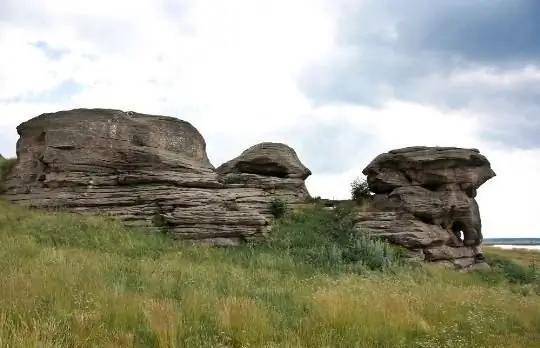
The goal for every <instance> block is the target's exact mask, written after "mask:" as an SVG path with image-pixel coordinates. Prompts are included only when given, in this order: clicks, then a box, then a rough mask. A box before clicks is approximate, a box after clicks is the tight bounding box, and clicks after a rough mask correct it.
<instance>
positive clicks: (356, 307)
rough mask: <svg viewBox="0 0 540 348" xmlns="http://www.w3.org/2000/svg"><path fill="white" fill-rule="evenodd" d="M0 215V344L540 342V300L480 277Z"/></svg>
mask: <svg viewBox="0 0 540 348" xmlns="http://www.w3.org/2000/svg"><path fill="white" fill-rule="evenodd" d="M0 209H1V210H0V211H2V214H0V347H288V348H289V347H290V348H294V347H317V348H318V347H340V348H341V347H392V348H394V347H437V348H438V347H505V348H507V347H508V348H513V347H516V348H517V347H538V346H539V342H540V297H539V296H538V295H536V294H528V295H527V296H524V295H523V294H522V293H520V292H516V291H515V289H513V288H512V287H510V286H508V285H507V284H505V283H497V284H495V285H494V284H493V283H490V282H486V281H485V280H483V279H482V278H481V277H479V276H478V275H475V274H464V273H457V272H453V271H449V270H444V269H440V268H435V267H427V268H425V269H415V270H412V269H403V270H402V271H400V272H399V273H397V274H394V275H384V274H380V273H376V272H365V273H364V274H360V275H359V274H353V273H350V272H345V271H343V272H341V271H340V272H336V273H332V274H328V273H327V272H326V271H324V270H322V269H319V268H317V267H311V266H310V265H302V264H300V263H299V262H298V261H297V260H295V259H294V258H293V257H292V256H291V255H288V254H286V253H284V252H283V251H282V250H277V251H274V250H271V249H264V248H263V249H260V250H258V249H249V248H246V249H235V250H221V249H220V250H217V249H211V248H203V247H200V248H199V247H189V248H188V247H181V246H179V245H178V244H175V243H173V242H172V241H169V240H168V239H166V238H162V237H161V236H148V235H144V234H141V233H137V232H133V231H126V230H125V229H124V228H123V227H122V226H120V225H119V224H117V223H115V222H111V221H108V220H104V219H101V218H79V217H75V216H72V215H66V214H44V213H39V212H35V211H29V210H25V209H21V208H15V207H12V206H10V205H7V204H4V203H1V202H0ZM297 228H302V226H297Z"/></svg>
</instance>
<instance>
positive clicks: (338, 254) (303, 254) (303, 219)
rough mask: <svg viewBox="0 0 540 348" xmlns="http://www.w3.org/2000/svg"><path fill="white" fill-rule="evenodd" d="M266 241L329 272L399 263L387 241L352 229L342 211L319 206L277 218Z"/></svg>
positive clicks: (380, 268) (382, 267) (389, 268)
mask: <svg viewBox="0 0 540 348" xmlns="http://www.w3.org/2000/svg"><path fill="white" fill-rule="evenodd" d="M267 245H268V247H269V248H273V249H279V252H280V253H286V254H289V255H290V256H292V257H293V258H294V259H295V261H296V262H298V263H302V264H304V265H309V266H315V267H319V268H323V269H324V270H325V271H326V272H329V273H331V272H336V271H339V270H343V268H345V269H347V270H349V271H353V272H357V273H361V272H363V271H366V270H377V271H392V270H393V269H395V268H396V267H397V266H400V265H401V264H402V262H401V258H400V256H399V255H398V253H396V252H395V250H394V249H393V248H392V247H391V246H390V245H389V244H388V243H386V242H383V241H380V240H376V239H371V238H370V237H369V236H367V235H362V234H361V233H358V232H357V231H354V230H353V228H352V222H351V220H350V218H349V217H348V216H345V214H344V211H339V210H338V211H329V210H326V209H324V208H322V207H314V208H311V209H306V210H304V211H301V212H295V213H293V214H291V215H290V216H289V217H287V218H286V219H283V220H282V221H280V222H279V223H278V224H277V225H276V226H275V227H274V229H273V231H272V234H271V237H270V241H269V242H268V243H267Z"/></svg>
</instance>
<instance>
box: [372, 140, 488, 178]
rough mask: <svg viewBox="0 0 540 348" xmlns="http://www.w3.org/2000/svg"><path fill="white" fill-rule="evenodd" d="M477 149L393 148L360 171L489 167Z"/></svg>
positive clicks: (486, 160)
mask: <svg viewBox="0 0 540 348" xmlns="http://www.w3.org/2000/svg"><path fill="white" fill-rule="evenodd" d="M490 166H491V165H490V163H489V161H488V159H487V158H486V157H485V156H483V155H482V154H480V151H478V149H465V148H457V147H427V146H414V147H406V148H402V149H395V150H391V151H389V152H386V153H383V154H381V155H379V156H377V157H376V158H375V159H373V161H371V163H369V164H368V165H367V167H366V168H365V169H364V170H363V171H362V173H363V174H364V175H368V174H369V173H370V172H371V171H373V170H374V169H377V168H395V169H398V170H404V169H413V170H424V169H426V167H429V168H430V169H444V168H460V167H462V168H465V167H490Z"/></svg>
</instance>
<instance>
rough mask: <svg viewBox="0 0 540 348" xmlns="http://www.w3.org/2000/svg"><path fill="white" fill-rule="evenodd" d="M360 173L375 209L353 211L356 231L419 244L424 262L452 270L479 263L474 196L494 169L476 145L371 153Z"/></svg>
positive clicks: (479, 227) (479, 228) (478, 227)
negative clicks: (423, 255) (372, 196)
mask: <svg viewBox="0 0 540 348" xmlns="http://www.w3.org/2000/svg"><path fill="white" fill-rule="evenodd" d="M363 174H364V175H366V176H367V182H368V185H369V187H370V190H371V191H372V192H374V193H375V197H374V199H373V207H374V209H375V210H376V211H378V212H375V213H374V212H363V213H358V216H357V217H356V219H355V227H356V228H357V229H358V230H360V231H366V232H369V233H371V234H373V235H379V236H381V237H384V238H386V239H387V240H389V241H390V242H392V243H395V244H398V245H402V246H404V247H407V248H418V247H421V248H422V250H423V253H424V254H425V259H426V260H428V261H433V262H438V263H441V264H452V265H453V266H454V267H457V268H467V267H470V266H471V265H473V264H476V263H481V262H484V259H483V256H482V255H481V252H480V251H479V249H478V246H479V245H480V244H481V243H482V239H483V236H482V223H481V218H480V211H479V207H478V203H477V202H476V200H475V197H476V194H477V190H478V188H479V187H480V186H481V185H482V184H484V183H485V182H486V181H488V180H489V179H491V178H493V177H494V176H495V172H494V171H493V170H492V169H491V165H490V163H489V161H488V160H487V159H486V157H484V156H483V155H481V154H480V153H479V151H478V150H477V149H461V148H453V147H421V146H418V147H409V148H403V149H397V150H392V151H390V152H388V153H384V154H381V155H379V156H377V157H376V158H375V159H374V160H373V161H372V162H371V163H370V164H369V165H368V166H367V167H366V168H365V169H364V170H363ZM374 226H377V228H374Z"/></svg>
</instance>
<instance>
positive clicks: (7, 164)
mask: <svg viewBox="0 0 540 348" xmlns="http://www.w3.org/2000/svg"><path fill="white" fill-rule="evenodd" d="M16 164H17V159H16V158H3V157H2V156H0V192H3V191H4V190H5V187H4V185H3V183H4V182H5V180H6V179H7V177H8V175H9V174H10V173H11V171H12V170H13V168H15V165H16Z"/></svg>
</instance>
